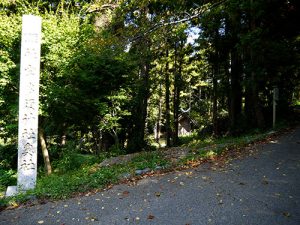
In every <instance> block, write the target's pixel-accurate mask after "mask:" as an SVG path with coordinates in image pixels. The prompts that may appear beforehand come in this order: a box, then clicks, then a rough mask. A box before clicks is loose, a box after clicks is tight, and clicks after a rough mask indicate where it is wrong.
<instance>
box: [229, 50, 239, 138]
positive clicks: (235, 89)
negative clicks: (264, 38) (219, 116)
mask: <svg viewBox="0 0 300 225" xmlns="http://www.w3.org/2000/svg"><path fill="white" fill-rule="evenodd" d="M239 57H240V56H239V54H238V52H237V49H236V48H234V49H232V51H231V74H230V81H231V86H230V109H229V111H230V113H229V114H230V130H231V133H232V134H235V133H237V132H239V130H240V127H239V126H240V119H241V112H242V87H241V62H240V60H239Z"/></svg>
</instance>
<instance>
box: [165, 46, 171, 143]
mask: <svg viewBox="0 0 300 225" xmlns="http://www.w3.org/2000/svg"><path fill="white" fill-rule="evenodd" d="M168 57H169V50H167V51H166V58H167V60H168ZM165 87H166V145H167V147H169V146H171V122H170V119H171V116H170V74H169V62H168V61H167V62H166V80H165Z"/></svg>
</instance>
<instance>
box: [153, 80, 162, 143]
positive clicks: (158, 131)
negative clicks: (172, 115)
mask: <svg viewBox="0 0 300 225" xmlns="http://www.w3.org/2000/svg"><path fill="white" fill-rule="evenodd" d="M161 105H162V84H161V83H160V84H159V100H158V116H157V121H156V137H155V140H156V142H157V143H158V144H159V146H160V143H159V139H160V121H161V111H162V109H161Z"/></svg>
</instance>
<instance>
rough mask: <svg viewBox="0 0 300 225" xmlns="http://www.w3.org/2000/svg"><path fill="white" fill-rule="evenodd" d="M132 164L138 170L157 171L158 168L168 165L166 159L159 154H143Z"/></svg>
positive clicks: (133, 160)
mask: <svg viewBox="0 0 300 225" xmlns="http://www.w3.org/2000/svg"><path fill="white" fill-rule="evenodd" d="M131 164H132V165H133V166H134V167H135V168H136V169H145V168H149V169H155V168H156V167H157V166H165V165H167V161H166V159H165V158H164V157H163V156H162V155H161V154H160V153H159V152H156V151H154V152H143V153H140V154H139V155H138V156H136V157H134V158H133V159H132V161H131Z"/></svg>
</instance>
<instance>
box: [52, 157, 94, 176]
mask: <svg viewBox="0 0 300 225" xmlns="http://www.w3.org/2000/svg"><path fill="white" fill-rule="evenodd" d="M96 161H98V159H97V157H96V156H94V155H83V154H79V153H76V152H70V151H63V156H62V157H61V158H60V159H59V160H57V161H54V162H53V166H54V168H55V172H57V173H59V174H63V173H65V172H67V171H73V170H77V169H78V168H83V167H86V166H89V165H92V164H94V163H95V162H96Z"/></svg>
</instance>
